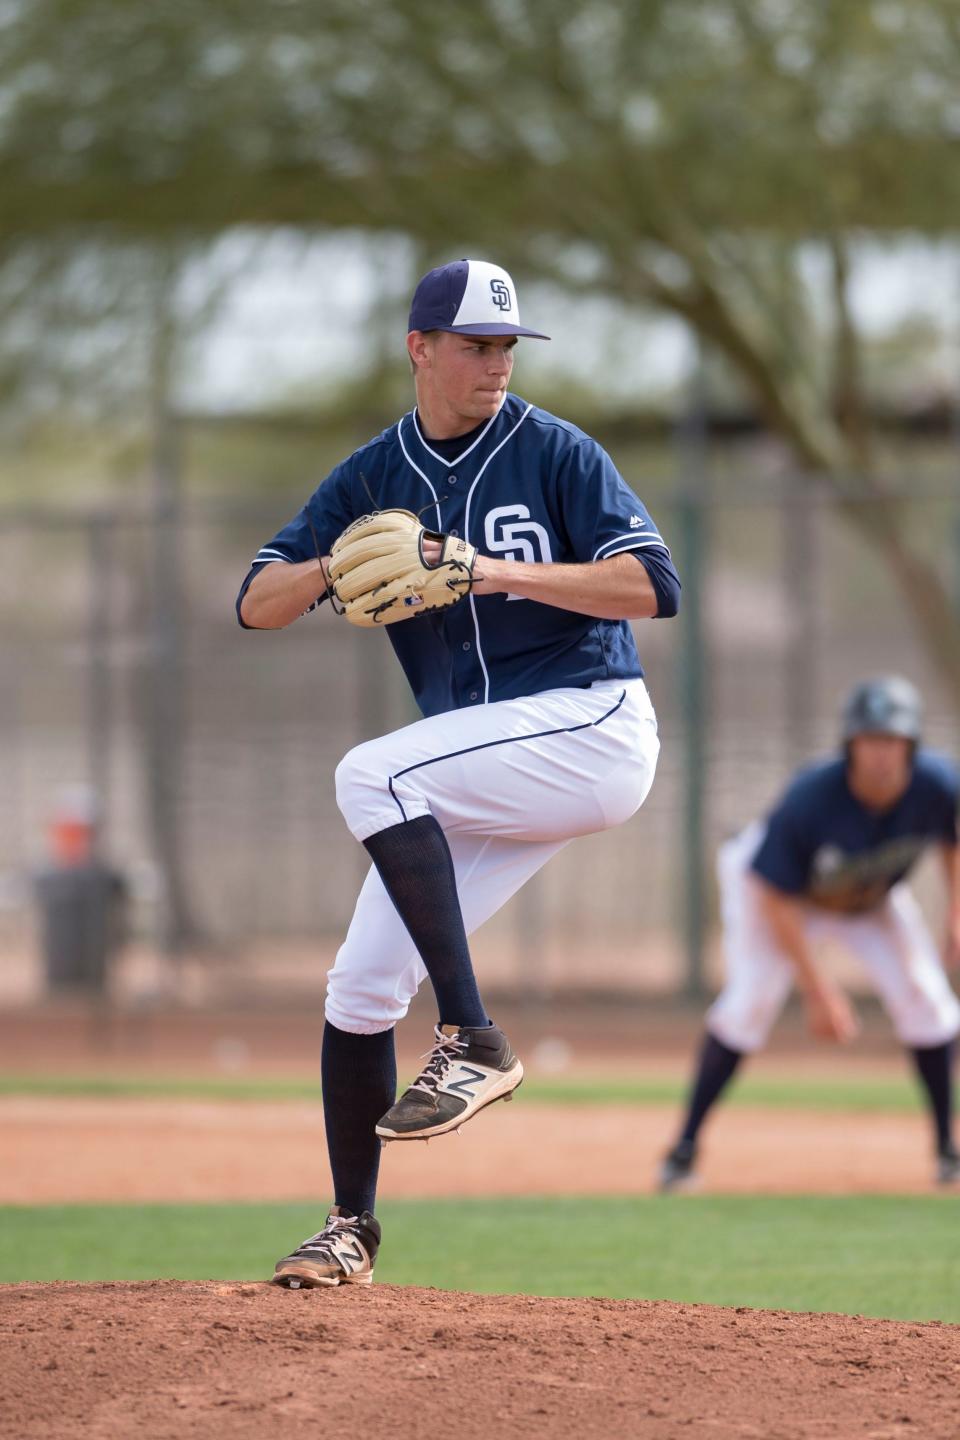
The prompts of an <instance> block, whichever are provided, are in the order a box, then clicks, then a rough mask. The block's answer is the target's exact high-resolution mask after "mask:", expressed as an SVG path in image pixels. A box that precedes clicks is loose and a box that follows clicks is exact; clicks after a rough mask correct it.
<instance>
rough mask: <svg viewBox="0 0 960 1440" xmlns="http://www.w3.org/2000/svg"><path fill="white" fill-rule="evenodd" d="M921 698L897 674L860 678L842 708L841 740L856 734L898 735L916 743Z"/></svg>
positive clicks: (849, 738)
mask: <svg viewBox="0 0 960 1440" xmlns="http://www.w3.org/2000/svg"><path fill="white" fill-rule="evenodd" d="M922 720H923V701H922V700H921V699H920V692H919V690H918V689H917V688H916V686H915V685H911V684H910V681H909V680H904V679H903V677H902V676H900V675H880V676H877V677H876V678H875V679H873V680H862V681H861V682H860V684H859V685H855V686H854V688H853V689H852V690H851V692H850V694H849V695H848V696H847V702H846V704H845V705H844V707H843V741H844V744H846V743H847V742H848V741H850V740H852V739H853V738H854V736H855V735H899V736H901V737H902V738H903V739H904V740H912V741H913V742H914V744H916V743H917V742H918V741H919V739H920V731H921V728H922Z"/></svg>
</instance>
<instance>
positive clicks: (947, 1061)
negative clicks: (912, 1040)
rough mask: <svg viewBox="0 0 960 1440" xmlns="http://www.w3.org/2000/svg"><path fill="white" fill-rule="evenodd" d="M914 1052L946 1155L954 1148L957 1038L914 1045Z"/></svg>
mask: <svg viewBox="0 0 960 1440" xmlns="http://www.w3.org/2000/svg"><path fill="white" fill-rule="evenodd" d="M910 1054H911V1055H912V1056H913V1063H914V1064H915V1065H916V1067H917V1074H918V1075H919V1076H920V1079H921V1081H922V1083H923V1088H924V1090H925V1091H926V1092H927V1097H928V1099H929V1101H930V1109H931V1110H932V1111H933V1123H934V1127H935V1129H936V1132H937V1153H938V1154H940V1155H945V1154H947V1153H949V1152H950V1151H951V1150H952V1148H953V1077H952V1070H953V1041H952V1040H948V1041H947V1042H946V1044H945V1045H931V1046H929V1047H920V1046H914V1047H912V1048H911V1050H910Z"/></svg>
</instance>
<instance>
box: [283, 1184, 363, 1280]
mask: <svg viewBox="0 0 960 1440" xmlns="http://www.w3.org/2000/svg"><path fill="white" fill-rule="evenodd" d="M379 1248H380V1224H379V1222H378V1221H377V1220H375V1219H374V1218H373V1216H372V1215H371V1214H370V1212H369V1210H364V1212H363V1214H362V1215H351V1213H350V1211H349V1210H343V1209H341V1207H340V1206H339V1205H334V1206H333V1207H332V1208H331V1210H330V1214H329V1215H328V1216H327V1223H326V1224H325V1225H324V1227H323V1229H322V1230H321V1231H320V1232H319V1233H318V1234H316V1235H311V1236H310V1239H309V1240H304V1242H303V1244H302V1245H298V1246H297V1248H296V1250H294V1252H293V1254H292V1255H286V1256H284V1258H283V1259H282V1260H278V1261H277V1263H276V1266H275V1268H274V1273H273V1279H272V1281H271V1283H272V1284H273V1285H285V1286H286V1287H287V1289H288V1290H299V1289H300V1287H301V1286H304V1287H306V1288H308V1289H309V1288H313V1287H315V1286H318V1285H369V1284H370V1283H371V1282H372V1280H373V1266H374V1262H375V1260H376V1258H377V1251H378V1250H379Z"/></svg>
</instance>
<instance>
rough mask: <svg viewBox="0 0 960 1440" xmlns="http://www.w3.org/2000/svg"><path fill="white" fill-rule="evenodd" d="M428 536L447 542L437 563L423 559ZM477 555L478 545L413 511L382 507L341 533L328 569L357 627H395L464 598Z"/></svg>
mask: <svg viewBox="0 0 960 1440" xmlns="http://www.w3.org/2000/svg"><path fill="white" fill-rule="evenodd" d="M425 540H435V541H437V542H438V543H439V544H440V546H441V550H440V556H439V559H438V560H436V561H435V562H434V563H433V564H429V563H428V562H427V561H426V560H425V559H424V558H423V542H424V541H425ZM476 558H477V552H476V550H475V549H474V547H473V546H472V545H468V544H467V542H466V541H465V540H459V539H457V538H456V537H455V536H453V535H440V534H438V533H437V531H435V530H427V529H425V527H424V526H423V525H421V524H420V521H419V520H418V519H417V517H416V515H414V514H413V513H412V512H411V511H410V510H378V511H377V513H376V514H375V515H361V516H360V519H359V520H354V522H353V524H352V525H348V526H347V528H346V530H344V532H343V534H342V535H339V536H338V537H337V539H336V540H335V541H334V542H333V548H332V549H331V551H330V564H329V566H328V569H329V573H330V580H331V582H332V586H333V593H334V595H335V596H336V598H337V599H338V600H339V602H340V604H341V606H342V607H343V613H344V614H345V615H346V617H347V619H348V620H349V621H350V623H351V625H366V626H374V625H392V624H393V623H394V621H395V620H411V619H413V617H414V616H415V615H425V614H426V613H427V611H429V610H440V609H442V608H443V607H444V606H446V605H455V604H456V603H457V601H458V600H462V599H463V597H464V595H467V594H469V592H470V587H471V585H472V584H473V566H474V562H475V560H476Z"/></svg>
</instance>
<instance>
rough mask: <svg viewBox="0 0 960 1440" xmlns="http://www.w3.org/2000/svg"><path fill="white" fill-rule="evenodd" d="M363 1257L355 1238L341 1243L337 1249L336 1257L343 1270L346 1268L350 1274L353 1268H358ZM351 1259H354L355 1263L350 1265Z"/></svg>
mask: <svg viewBox="0 0 960 1440" xmlns="http://www.w3.org/2000/svg"><path fill="white" fill-rule="evenodd" d="M363 1258H364V1257H363V1251H362V1250H361V1249H360V1246H359V1245H358V1244H357V1242H356V1240H351V1241H349V1242H348V1243H346V1244H341V1246H340V1249H339V1250H338V1251H337V1259H338V1260H339V1261H340V1264H341V1265H342V1266H343V1268H344V1270H346V1272H347V1274H348V1275H352V1274H353V1272H354V1270H357V1269H359V1268H360V1266H361V1265H362V1264H363ZM351 1260H356V1262H357V1263H356V1265H352V1264H351V1263H350V1262H351Z"/></svg>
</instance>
